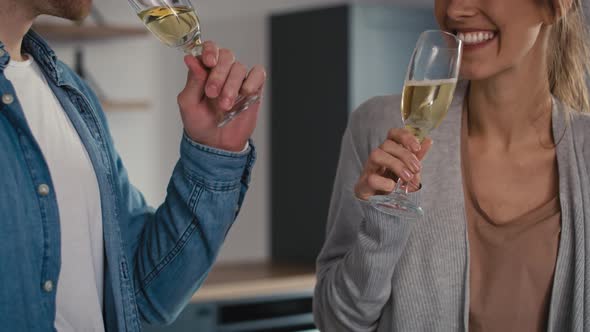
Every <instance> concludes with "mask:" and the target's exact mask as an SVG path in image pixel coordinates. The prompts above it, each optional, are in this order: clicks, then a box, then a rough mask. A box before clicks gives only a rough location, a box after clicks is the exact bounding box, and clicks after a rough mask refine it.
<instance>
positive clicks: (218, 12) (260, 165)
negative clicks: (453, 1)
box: [55, 0, 431, 262]
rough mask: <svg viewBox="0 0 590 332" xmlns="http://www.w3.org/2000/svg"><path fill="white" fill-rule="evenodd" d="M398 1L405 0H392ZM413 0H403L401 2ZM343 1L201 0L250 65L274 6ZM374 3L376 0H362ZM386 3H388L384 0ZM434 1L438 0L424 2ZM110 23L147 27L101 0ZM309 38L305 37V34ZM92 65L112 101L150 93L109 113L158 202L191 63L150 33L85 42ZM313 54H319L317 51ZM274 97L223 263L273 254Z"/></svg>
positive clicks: (213, 33) (66, 48)
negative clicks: (145, 103) (137, 106)
mask: <svg viewBox="0 0 590 332" xmlns="http://www.w3.org/2000/svg"><path fill="white" fill-rule="evenodd" d="M387 1H388V2H395V1H398V0H387ZM404 1H405V2H409V1H411V0H399V1H398V2H404ZM340 2H342V0H195V1H193V3H194V4H195V5H196V6H197V10H198V12H199V14H200V16H201V19H202V24H203V33H204V38H205V39H213V40H215V41H217V42H218V43H219V44H220V45H222V46H223V47H227V48H230V49H232V50H233V51H234V52H235V53H236V54H237V57H238V58H239V59H240V61H242V62H243V63H246V64H249V65H254V64H257V63H261V64H264V65H266V66H267V67H268V65H269V63H270V61H269V60H270V59H269V58H268V54H269V49H268V47H269V45H268V38H267V33H268V31H267V24H268V16H269V14H270V13H271V12H276V11H285V10H292V9H294V8H300V7H308V6H315V5H318V4H321V5H329V4H336V3H340ZM355 2H360V3H367V2H370V1H364V0H357V1H355ZM377 2H383V1H377ZM421 2H422V3H423V4H424V3H429V2H431V0H421ZM95 5H96V7H97V8H98V9H99V11H100V12H101V13H102V14H103V16H104V17H106V18H107V19H108V22H110V23H117V24H132V25H137V26H141V24H140V22H139V20H138V19H137V17H135V15H134V13H133V11H132V10H131V8H130V7H129V6H128V5H127V2H126V1H125V0H101V1H95ZM304 39H305V36H302V40H304ZM55 46H56V50H57V53H58V55H59V56H60V57H61V58H62V59H63V60H64V61H66V62H68V63H71V61H72V50H73V49H72V47H71V46H72V45H67V44H62V45H55ZM83 47H84V50H85V51H86V62H87V70H88V71H89V72H91V73H92V75H93V76H94V77H95V78H96V81H97V82H98V83H99V84H100V85H101V86H102V88H103V90H104V91H105V92H106V94H107V95H108V96H109V97H110V98H112V99H134V98H135V99H148V100H149V101H150V103H151V105H150V107H149V109H147V110H144V111H141V112H133V111H127V112H117V113H108V119H109V123H110V127H111V131H112V134H113V136H114V139H115V142H116V145H117V148H118V151H119V153H120V154H121V156H122V158H123V160H124V161H125V164H126V166H127V168H128V171H129V174H130V178H131V181H132V182H133V183H134V184H135V185H136V186H137V187H138V188H139V189H140V190H141V191H142V192H143V193H144V195H145V197H146V199H147V201H148V202H149V203H150V204H152V205H159V204H160V203H161V202H162V201H163V199H164V197H165V190H166V186H167V183H168V180H169V177H170V174H171V172H172V168H173V166H174V164H175V163H176V161H177V159H178V147H179V140H180V136H181V132H182V125H181V122H180V117H179V114H178V110H177V105H176V95H177V94H178V92H180V90H181V89H182V87H183V85H184V81H185V78H186V69H185V67H184V64H183V62H182V54H180V53H179V52H178V51H176V50H173V49H168V48H166V47H164V46H162V45H160V44H159V43H158V42H157V41H156V40H155V39H154V38H152V37H150V36H149V35H146V37H140V38H133V39H122V40H116V41H105V42H93V43H84V46H83ZM310 56H313V55H312V54H310ZM270 111H271V110H270V109H269V105H268V103H265V104H263V107H262V112H261V116H260V121H259V124H258V128H257V130H256V132H255V133H254V140H255V141H256V147H257V149H258V162H257V163H256V167H255V169H254V172H253V180H252V184H251V188H250V191H249V193H248V195H247V197H246V200H245V202H244V207H243V210H242V213H241V214H240V216H239V218H238V220H237V221H236V224H235V226H234V228H233V229H232V231H231V232H230V234H229V236H228V238H227V241H226V243H225V245H224V248H223V250H222V252H221V256H220V261H224V262H233V261H252V260H263V259H267V258H268V257H269V256H270V252H269V251H270V239H269V233H270V206H269V195H270V192H269V189H270V183H269V180H270V155H269V154H270V138H269V135H268V133H269V127H268V126H269V122H270V121H269V114H270Z"/></svg>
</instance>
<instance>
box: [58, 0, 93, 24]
mask: <svg viewBox="0 0 590 332" xmlns="http://www.w3.org/2000/svg"><path fill="white" fill-rule="evenodd" d="M50 2H51V3H53V6H52V7H53V8H52V9H51V11H52V12H51V13H48V14H49V15H53V16H57V17H61V18H65V19H68V20H71V21H83V20H84V19H85V18H86V17H88V15H89V14H90V11H91V10H92V0H50Z"/></svg>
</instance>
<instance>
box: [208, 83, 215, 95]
mask: <svg viewBox="0 0 590 332" xmlns="http://www.w3.org/2000/svg"><path fill="white" fill-rule="evenodd" d="M207 94H208V95H210V96H211V95H213V96H214V95H216V94H217V86H216V85H215V84H209V85H208V86H207Z"/></svg>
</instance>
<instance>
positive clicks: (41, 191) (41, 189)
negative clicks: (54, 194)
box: [37, 183, 49, 196]
mask: <svg viewBox="0 0 590 332" xmlns="http://www.w3.org/2000/svg"><path fill="white" fill-rule="evenodd" d="M37 193H38V194H39V195H41V196H47V195H49V186H48V185H46V184H45V183H44V184H42V185H40V186H39V187H37Z"/></svg>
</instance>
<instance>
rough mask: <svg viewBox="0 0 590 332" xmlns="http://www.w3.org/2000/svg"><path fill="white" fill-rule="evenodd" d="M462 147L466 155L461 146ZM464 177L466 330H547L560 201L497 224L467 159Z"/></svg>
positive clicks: (464, 163)
mask: <svg viewBox="0 0 590 332" xmlns="http://www.w3.org/2000/svg"><path fill="white" fill-rule="evenodd" d="M465 127H466V125H463V130H462V135H463V138H466V135H467V134H466V129H465ZM463 142H465V140H463ZM462 149H463V152H464V153H463V155H466V154H465V152H466V149H465V144H463V147H462ZM463 174H464V179H465V181H464V184H465V211H466V214H467V230H468V238H469V254H470V262H471V265H470V285H469V286H470V289H469V290H470V306H469V331H475V332H477V331H546V330H547V321H548V315H549V303H550V299H551V289H552V286H553V277H554V273H555V265H556V262H557V252H558V247H559V236H560V232H561V209H560V204H559V197H558V196H556V197H554V198H553V199H551V200H550V201H549V202H546V203H545V204H543V205H542V206H540V207H538V208H536V209H534V210H532V211H529V212H527V213H525V214H524V215H522V216H520V217H517V218H515V219H513V220H511V221H509V222H503V223H497V222H495V221H494V220H492V219H491V218H490V217H489V216H488V215H487V214H486V212H485V211H484V210H483V209H482V208H481V207H480V205H479V203H478V201H477V197H476V195H475V194H474V192H473V190H472V188H473V187H472V182H471V180H472V179H471V176H470V175H469V174H470V172H469V163H468V160H467V158H463Z"/></svg>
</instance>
